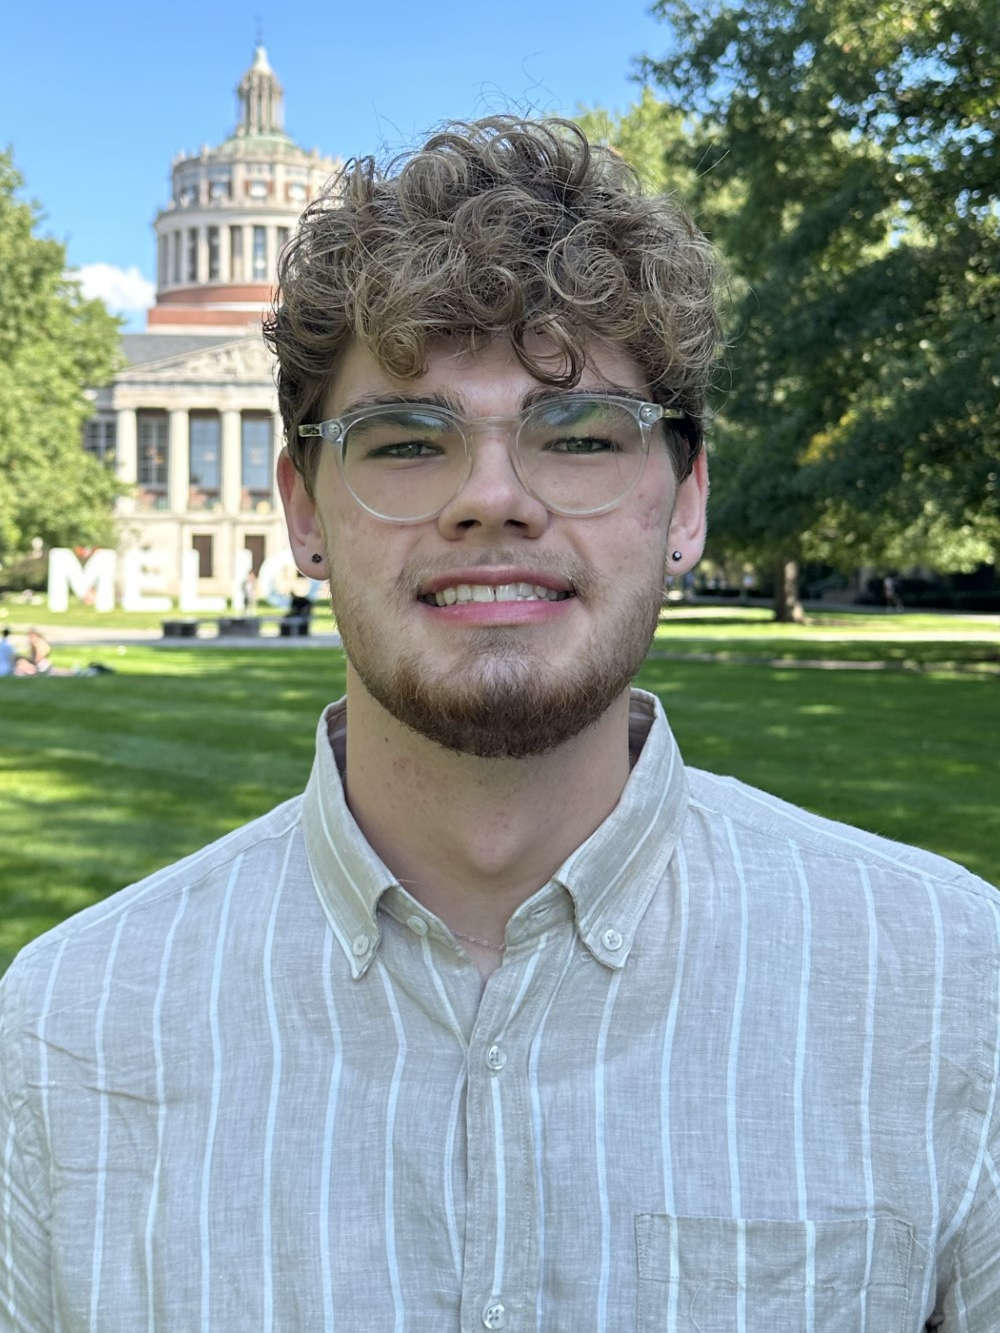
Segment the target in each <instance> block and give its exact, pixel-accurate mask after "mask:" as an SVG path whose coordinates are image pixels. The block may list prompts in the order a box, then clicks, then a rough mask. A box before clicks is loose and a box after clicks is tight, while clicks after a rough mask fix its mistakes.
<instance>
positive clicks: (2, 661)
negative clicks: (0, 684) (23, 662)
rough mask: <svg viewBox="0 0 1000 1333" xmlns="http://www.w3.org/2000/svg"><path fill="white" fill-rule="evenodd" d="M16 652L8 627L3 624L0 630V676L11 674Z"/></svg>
mask: <svg viewBox="0 0 1000 1333" xmlns="http://www.w3.org/2000/svg"><path fill="white" fill-rule="evenodd" d="M16 661H17V653H16V652H15V651H14V645H13V644H12V643H11V641H10V627H9V626H7V625H4V627H3V629H2V630H0V676H12V675H13V674H14V664H15V662H16Z"/></svg>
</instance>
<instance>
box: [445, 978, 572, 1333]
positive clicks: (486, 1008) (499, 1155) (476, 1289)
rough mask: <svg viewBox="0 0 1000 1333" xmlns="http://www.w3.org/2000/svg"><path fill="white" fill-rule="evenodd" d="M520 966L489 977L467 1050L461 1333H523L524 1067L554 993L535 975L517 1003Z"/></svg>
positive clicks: (528, 1178) (528, 1161)
mask: <svg viewBox="0 0 1000 1333" xmlns="http://www.w3.org/2000/svg"><path fill="white" fill-rule="evenodd" d="M526 965H527V962H526V960H525V961H521V962H515V961H514V960H513V959H512V958H511V957H510V956H508V959H507V961H506V963H505V965H504V966H503V967H502V968H500V969H499V970H498V971H496V972H494V973H493V975H492V976H491V977H490V980H489V982H488V984H487V986H486V989H485V991H484V992H483V997H482V1001H481V1003H480V1006H479V1012H478V1014H477V1017H476V1022H475V1026H474V1028H473V1031H472V1036H471V1039H470V1042H469V1063H468V1090H467V1100H466V1135H467V1169H468V1194H467V1208H466V1225H465V1252H464V1266H463V1281H462V1307H461V1309H462V1315H461V1328H462V1333H481V1331H482V1330H483V1329H505V1330H508V1331H509V1330H512V1329H517V1330H521V1329H526V1328H527V1327H528V1326H529V1324H528V1309H529V1300H528V1297H529V1295H530V1294H531V1293H533V1292H535V1291H536V1289H537V1286H538V1271H537V1270H538V1227H537V1220H536V1219H537V1208H538V1192H537V1188H536V1183H535V1172H534V1147H533V1134H532V1119H531V1102H530V1089H529V1082H528V1078H529V1057H530V1048H531V1039H532V1035H533V1033H534V1031H535V1029H536V1026H537V1020H538V1016H539V1015H540V1014H541V1013H543V1012H544V1010H545V1007H546V1005H547V1004H548V1000H549V995H550V992H551V988H552V986H553V985H554V984H555V983H554V980H553V979H552V978H551V977H546V978H544V979H543V978H542V977H540V976H539V973H544V972H545V971H546V970H545V969H542V968H537V969H536V970H535V975H534V977H533V979H532V983H531V986H530V987H529V988H528V996H529V998H528V999H527V1002H526V1000H525V997H524V996H521V995H520V992H521V990H522V985H521V983H522V981H523V978H524V969H525V966H526ZM515 999H517V1004H518V1007H517V1012H516V1013H512V1006H513V1004H514V1002H515ZM533 1308H534V1306H533V1301H532V1302H531V1309H532V1312H533ZM532 1320H533V1313H532ZM531 1326H532V1327H533V1322H532V1325H531Z"/></svg>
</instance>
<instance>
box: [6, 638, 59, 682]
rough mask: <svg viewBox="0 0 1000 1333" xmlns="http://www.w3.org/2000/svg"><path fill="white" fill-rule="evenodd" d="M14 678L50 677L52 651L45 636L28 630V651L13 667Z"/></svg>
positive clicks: (51, 672)
mask: <svg viewBox="0 0 1000 1333" xmlns="http://www.w3.org/2000/svg"><path fill="white" fill-rule="evenodd" d="M14 674H15V675H16V676H50V675H52V674H54V673H53V666H52V649H51V648H50V647H49V641H48V639H46V637H45V635H44V634H42V633H41V632H40V631H39V630H37V629H29V630H28V651H27V653H26V654H25V655H24V656H22V657H19V658H18V659H17V662H16V663H15V665H14ZM55 674H58V673H55Z"/></svg>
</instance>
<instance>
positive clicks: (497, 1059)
mask: <svg viewBox="0 0 1000 1333" xmlns="http://www.w3.org/2000/svg"><path fill="white" fill-rule="evenodd" d="M486 1063H487V1064H488V1065H489V1067H490V1068H491V1069H492V1070H493V1072H494V1073H495V1074H496V1073H499V1071H500V1070H501V1069H503V1067H504V1065H505V1064H506V1063H507V1054H506V1052H505V1051H502V1050H501V1049H500V1047H499V1046H497V1045H495V1044H494V1045H493V1046H491V1047H490V1049H489V1050H488V1051H487V1052H486ZM500 1309H501V1310H502V1309H503V1306H502V1305H501V1307H500ZM489 1327H491V1328H499V1327H500V1325H499V1324H491V1325H489Z"/></svg>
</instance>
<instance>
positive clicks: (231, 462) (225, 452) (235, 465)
mask: <svg viewBox="0 0 1000 1333" xmlns="http://www.w3.org/2000/svg"><path fill="white" fill-rule="evenodd" d="M242 474H243V460H242V451H241V448H240V414H239V412H238V411H237V410H236V409H235V408H225V409H224V411H223V413H222V510H223V513H226V514H238V513H239V512H240V495H241V494H242V490H243V475H242Z"/></svg>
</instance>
